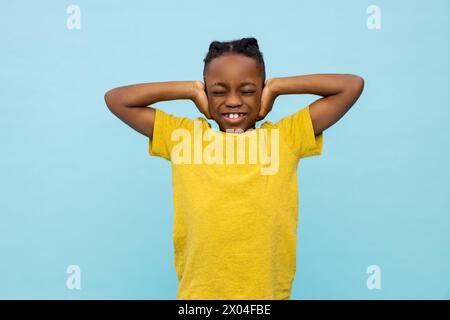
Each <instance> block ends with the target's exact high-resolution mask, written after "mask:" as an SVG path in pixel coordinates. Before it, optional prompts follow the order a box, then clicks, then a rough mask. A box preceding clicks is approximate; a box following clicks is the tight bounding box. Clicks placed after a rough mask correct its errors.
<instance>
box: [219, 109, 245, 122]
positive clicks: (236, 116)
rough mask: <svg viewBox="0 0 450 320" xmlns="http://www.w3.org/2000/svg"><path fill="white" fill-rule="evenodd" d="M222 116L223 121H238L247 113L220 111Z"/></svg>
mask: <svg viewBox="0 0 450 320" xmlns="http://www.w3.org/2000/svg"><path fill="white" fill-rule="evenodd" d="M222 117H223V118H224V119H225V121H227V122H229V123H238V122H241V121H242V120H244V119H245V118H246V117H247V113H245V112H239V113H238V112H236V113H232V112H230V113H222Z"/></svg>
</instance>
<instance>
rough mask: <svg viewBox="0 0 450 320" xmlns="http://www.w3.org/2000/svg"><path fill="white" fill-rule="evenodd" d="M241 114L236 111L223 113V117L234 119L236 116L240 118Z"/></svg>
mask: <svg viewBox="0 0 450 320" xmlns="http://www.w3.org/2000/svg"><path fill="white" fill-rule="evenodd" d="M242 116H243V114H242V113H241V114H238V113H227V114H225V117H227V118H230V119H236V118H240V117H242Z"/></svg>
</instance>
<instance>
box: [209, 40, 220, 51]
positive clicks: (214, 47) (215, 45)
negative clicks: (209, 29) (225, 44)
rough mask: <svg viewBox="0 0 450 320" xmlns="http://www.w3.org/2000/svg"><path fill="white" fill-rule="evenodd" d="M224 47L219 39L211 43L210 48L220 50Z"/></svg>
mask: <svg viewBox="0 0 450 320" xmlns="http://www.w3.org/2000/svg"><path fill="white" fill-rule="evenodd" d="M221 47H222V43H221V42H219V41H213V42H211V44H210V45H209V50H218V49H220V48H221Z"/></svg>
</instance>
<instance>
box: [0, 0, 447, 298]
mask: <svg viewBox="0 0 450 320" xmlns="http://www.w3.org/2000/svg"><path fill="white" fill-rule="evenodd" d="M70 4H76V5H78V6H80V9H81V29H80V30H69V29H67V28H66V19H67V17H68V14H67V13H66V8H67V6H68V5H70ZM371 4H376V5H378V6H379V7H380V8H381V19H382V20H381V30H369V29H368V28H367V27H366V19H367V17H368V14H367V13H366V9H367V7H368V6H369V5H371ZM0 7H1V11H0V12H1V13H0V14H1V16H0V36H1V37H0V39H1V42H2V49H1V51H0V67H1V68H0V70H1V72H0V81H1V83H0V84H1V86H0V97H1V101H0V111H1V113H0V145H1V157H0V174H1V178H0V199H1V200H0V210H1V212H0V298H3V299H11V298H24V299H34V298H39V299H48V298H57V299H81V298H83V299H93V298H98V299H106V298H110V299H174V298H175V296H176V290H177V279H176V274H175V270H174V265H173V246H172V222H173V205H172V187H171V171H170V163H169V162H167V161H165V160H163V159H160V158H154V157H149V155H148V139H147V138H146V137H144V136H143V135H141V134H139V133H137V132H135V131H133V130H132V129H130V128H129V127H128V126H126V125H125V124H123V123H122V122H120V120H118V119H117V118H116V117H115V116H114V115H113V114H112V113H110V111H109V110H108V109H107V108H106V106H105V104H104V100H103V95H104V93H105V92H106V91H107V90H109V89H111V88H113V87H116V86H120V85H125V84H132V83H139V82H152V81H170V80H193V79H202V73H201V72H202V68H203V61H202V59H203V58H204V56H205V54H206V52H207V49H208V46H209V43H210V42H211V41H213V40H232V39H236V38H241V37H247V36H254V37H256V38H257V39H258V42H259V44H260V48H261V51H262V52H263V54H264V57H265V61H266V68H267V76H268V77H274V76H290V75H300V74H310V73H355V74H358V75H361V76H362V77H364V79H365V91H364V92H363V94H362V96H361V98H360V99H359V101H358V102H357V103H356V105H355V106H354V107H353V108H352V109H351V110H350V111H349V113H347V115H346V116H345V117H344V118H343V119H342V120H340V121H339V122H338V123H337V124H336V125H335V126H333V127H332V128H330V129H328V130H326V131H325V133H324V150H323V155H322V156H320V157H312V158H308V159H305V160H304V161H302V162H301V164H300V166H299V190H300V211H299V226H298V231H299V237H298V250H297V252H298V254H297V275H296V278H295V282H294V286H293V290H292V299H318V298H323V299H331V298H332V299H350V298H353V299H391V298H397V299H418V298H425V299H431V298H437V299H449V298H450V249H449V244H450V206H449V200H448V196H449V190H450V182H449V178H450V176H449V173H450V170H449V163H450V152H449V143H450V134H449V133H448V128H449V120H450V119H449V118H450V104H449V101H450V90H449V83H450V81H449V80H450V62H449V61H450V59H449V57H450V46H449V38H450V37H449V33H450V32H449V31H450V2H449V1H448V0H439V1H438V0H436V1H376V2H374V1H357V0H353V1H331V0H330V1H282V0H279V1H222V2H210V1H126V2H125V1H75V2H68V1H8V2H7V1H2V4H1V5H0ZM317 98H318V97H317V96H312V95H305V96H299V95H292V96H282V97H280V98H278V100H277V101H276V103H275V106H274V109H273V111H272V112H271V113H270V114H269V116H268V117H267V118H266V119H267V120H269V121H274V120H278V119H280V118H281V117H283V116H285V115H288V114H291V113H293V112H295V111H296V110H298V109H299V108H301V107H303V106H305V105H306V104H307V103H308V102H312V101H314V100H315V99H317ZM157 107H159V108H161V109H163V110H165V111H168V112H171V113H173V114H176V115H182V116H190V117H196V116H198V115H199V113H198V111H197V109H196V108H195V106H194V104H193V103H192V102H190V101H187V100H177V101H172V102H161V103H158V104H157ZM72 264H75V265H79V266H80V268H81V290H68V289H67V288H66V279H67V277H68V274H66V268H67V266H69V265H72ZM372 264H375V265H378V266H380V268H381V285H382V288H381V290H369V289H367V287H366V279H367V277H368V274H366V268H367V267H368V266H369V265H372Z"/></svg>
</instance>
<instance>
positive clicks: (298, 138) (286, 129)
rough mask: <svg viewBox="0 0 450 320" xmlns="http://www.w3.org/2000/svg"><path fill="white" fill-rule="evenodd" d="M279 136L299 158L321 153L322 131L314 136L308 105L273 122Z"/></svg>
mask: <svg viewBox="0 0 450 320" xmlns="http://www.w3.org/2000/svg"><path fill="white" fill-rule="evenodd" d="M275 125H276V126H277V127H278V128H279V130H280V137H281V138H282V139H284V141H285V142H286V143H287V144H288V146H289V147H290V148H291V149H292V151H293V152H294V154H295V155H296V156H297V157H298V158H299V159H300V158H305V157H310V156H316V155H320V154H322V145H323V132H322V133H321V134H320V135H318V136H315V135H314V128H313V124H312V120H311V115H310V113H309V105H308V106H306V107H304V108H302V109H300V110H299V111H297V112H296V113H294V114H291V115H289V116H287V117H284V118H283V119H281V120H279V121H278V122H276V123H275Z"/></svg>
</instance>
